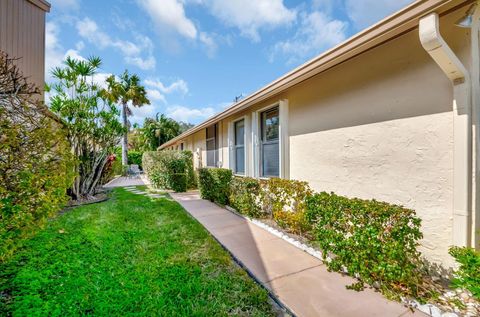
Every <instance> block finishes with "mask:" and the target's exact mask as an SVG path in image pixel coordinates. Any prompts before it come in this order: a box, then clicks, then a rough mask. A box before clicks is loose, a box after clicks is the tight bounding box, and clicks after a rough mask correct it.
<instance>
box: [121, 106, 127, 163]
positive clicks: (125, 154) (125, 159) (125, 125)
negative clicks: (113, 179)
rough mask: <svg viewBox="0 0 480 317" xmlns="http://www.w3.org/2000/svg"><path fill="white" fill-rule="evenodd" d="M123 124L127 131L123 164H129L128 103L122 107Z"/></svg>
mask: <svg viewBox="0 0 480 317" xmlns="http://www.w3.org/2000/svg"><path fill="white" fill-rule="evenodd" d="M122 110H123V111H122V115H123V126H124V127H125V133H124V135H123V138H122V165H128V121H127V104H126V103H124V104H123V109H122Z"/></svg>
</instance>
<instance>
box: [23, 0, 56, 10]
mask: <svg viewBox="0 0 480 317" xmlns="http://www.w3.org/2000/svg"><path fill="white" fill-rule="evenodd" d="M28 2H30V3H32V4H33V5H35V6H37V7H39V8H40V9H42V10H43V11H45V12H50V7H51V6H50V3H48V2H47V1H45V0H28Z"/></svg>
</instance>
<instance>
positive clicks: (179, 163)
mask: <svg viewBox="0 0 480 317" xmlns="http://www.w3.org/2000/svg"><path fill="white" fill-rule="evenodd" d="M192 158H193V156H192V153H191V152H190V151H170V150H165V151H158V152H157V151H151V152H145V153H143V159H142V164H143V170H144V172H145V174H146V176H147V177H148V178H149V180H150V182H151V183H152V185H153V186H154V187H156V188H164V189H173V190H174V191H176V192H184V191H186V190H187V188H192V187H194V186H195V184H194V182H195V176H194V172H193V159H192Z"/></svg>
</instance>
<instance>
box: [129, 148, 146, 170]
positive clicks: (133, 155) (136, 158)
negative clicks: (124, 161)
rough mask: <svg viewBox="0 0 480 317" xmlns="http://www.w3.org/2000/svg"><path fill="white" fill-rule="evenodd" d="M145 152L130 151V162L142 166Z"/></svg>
mask: <svg viewBox="0 0 480 317" xmlns="http://www.w3.org/2000/svg"><path fill="white" fill-rule="evenodd" d="M142 156H143V153H142V152H139V151H128V164H129V165H131V164H136V165H138V166H139V167H140V168H142Z"/></svg>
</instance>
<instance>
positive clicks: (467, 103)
mask: <svg viewBox="0 0 480 317" xmlns="http://www.w3.org/2000/svg"><path fill="white" fill-rule="evenodd" d="M419 33H420V42H421V43H422V46H423V48H424V49H425V50H426V51H427V53H428V54H429V55H430V56H431V57H432V58H433V60H434V61H435V62H436V63H437V64H438V66H440V68H441V69H442V70H443V72H444V73H445V75H446V76H447V77H448V78H449V79H450V81H451V82H452V84H453V128H454V132H453V135H454V137H453V142H454V143H453V174H454V176H453V244H454V245H457V246H470V245H471V217H472V212H471V210H472V192H471V188H472V124H471V120H472V119H471V108H472V104H471V103H472V101H471V83H470V76H469V74H468V71H467V69H466V68H465V66H464V65H463V64H462V62H461V61H460V60H459V59H458V57H457V56H456V55H455V53H454V52H453V51H452V50H451V49H450V47H449V46H448V45H447V43H446V42H445V40H444V39H443V38H442V36H441V35H440V29H439V19H438V14H436V13H432V14H430V15H428V16H426V17H423V18H422V19H420V25H419Z"/></svg>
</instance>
